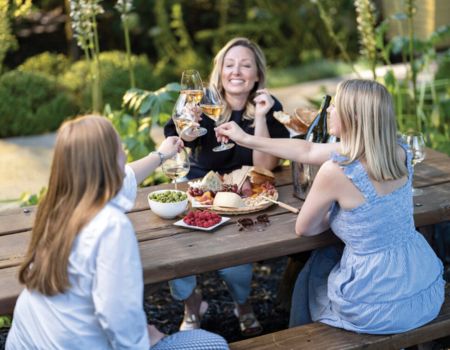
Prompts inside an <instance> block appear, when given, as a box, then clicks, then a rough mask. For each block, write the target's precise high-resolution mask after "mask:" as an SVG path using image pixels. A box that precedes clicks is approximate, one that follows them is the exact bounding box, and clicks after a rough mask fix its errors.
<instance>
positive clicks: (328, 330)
mask: <svg viewBox="0 0 450 350" xmlns="http://www.w3.org/2000/svg"><path fill="white" fill-rule="evenodd" d="M448 335H450V286H449V285H448V284H447V286H446V293H445V303H444V305H443V306H442V309H441V312H440V313H439V316H438V317H437V318H436V319H435V320H433V321H432V322H430V323H428V324H426V325H425V326H423V327H420V328H417V329H414V330H412V331H409V332H405V333H400V334H394V335H369V334H358V333H354V332H348V331H345V330H342V329H339V328H334V327H330V326H327V325H325V324H323V323H311V324H308V325H305V326H300V327H295V328H289V329H285V330H282V331H279V332H274V333H270V334H265V335H262V336H259V337H255V338H251V339H246V340H242V341H239V342H235V343H232V344H230V349H231V350H273V349H277V350H283V349H285V350H297V349H299V350H300V349H302V350H303V349H308V350H314V349H320V350H322V349H327V350H333V349H336V350H344V349H380V350H381V349H382V350H386V349H401V348H406V347H409V346H413V345H416V344H421V343H425V342H428V341H431V340H434V339H438V338H443V337H446V336H448Z"/></svg>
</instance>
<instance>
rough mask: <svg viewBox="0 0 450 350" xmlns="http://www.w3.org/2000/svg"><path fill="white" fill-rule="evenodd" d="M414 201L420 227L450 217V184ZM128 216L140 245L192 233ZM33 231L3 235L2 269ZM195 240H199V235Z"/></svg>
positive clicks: (145, 214) (284, 194)
mask: <svg viewBox="0 0 450 350" xmlns="http://www.w3.org/2000/svg"><path fill="white" fill-rule="evenodd" d="M278 190H279V195H280V197H279V198H280V200H281V201H283V202H285V203H288V204H290V205H292V206H294V207H301V205H302V201H300V200H299V199H297V198H296V197H294V196H293V195H292V194H291V185H286V186H282V187H279V188H278ZM414 203H415V204H416V205H418V206H415V207H414V221H415V225H416V226H418V227H419V226H425V225H431V224H435V223H439V222H443V221H446V220H450V183H445V184H440V185H435V186H430V187H425V188H424V194H423V195H421V196H418V197H414ZM264 213H266V214H267V215H269V217H270V218H272V217H275V216H278V215H281V214H289V215H290V218H294V219H295V215H294V214H291V213H289V212H287V211H286V210H285V209H283V208H281V207H279V206H277V205H274V206H272V207H270V208H269V209H267V210H265V211H264ZM259 214H261V212H258V213H254V214H252V215H250V214H249V215H245V216H246V217H255V216H256V215H259ZM289 215H288V217H289ZM128 216H129V218H130V220H131V222H132V223H133V226H134V228H135V231H136V234H137V237H138V241H139V242H140V244H141V243H143V242H145V241H156V240H159V239H161V238H171V237H174V236H176V235H179V234H181V235H184V236H186V235H187V234H188V233H189V232H192V231H191V230H189V229H185V228H182V227H178V226H174V225H173V222H174V221H175V220H164V219H161V218H159V217H157V216H156V215H154V214H153V213H152V212H151V211H150V210H143V211H139V212H133V213H129V214H128ZM241 217H242V216H234V217H231V220H230V221H229V222H228V223H227V224H226V225H225V227H226V226H234V225H235V222H236V220H237V219H239V218H241ZM293 228H294V223H292V227H290V228H289V229H290V230H291V231H292V230H293ZM223 229H224V226H222V227H221V229H220V231H222V230H223ZM30 234H31V231H25V232H20V233H16V234H14V235H7V236H0V268H5V267H9V266H15V265H17V264H19V263H20V261H21V259H22V257H23V255H24V252H25V250H26V247H27V245H28V242H29V238H30ZM193 240H195V237H194V238H193Z"/></svg>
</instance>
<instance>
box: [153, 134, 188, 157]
mask: <svg viewBox="0 0 450 350" xmlns="http://www.w3.org/2000/svg"><path fill="white" fill-rule="evenodd" d="M183 147H184V144H183V141H182V140H181V139H180V138H179V137H178V136H169V137H168V138H166V139H165V140H164V141H163V142H162V143H161V145H160V146H159V148H158V151H159V152H161V153H162V154H164V155H165V156H166V157H167V158H170V157H172V156H173V155H175V153H177V152H180V151H181V149H182V148H183Z"/></svg>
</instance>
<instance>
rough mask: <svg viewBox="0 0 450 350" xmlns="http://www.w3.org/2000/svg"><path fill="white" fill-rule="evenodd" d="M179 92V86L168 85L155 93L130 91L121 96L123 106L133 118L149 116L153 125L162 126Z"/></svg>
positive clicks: (169, 114)
mask: <svg viewBox="0 0 450 350" xmlns="http://www.w3.org/2000/svg"><path fill="white" fill-rule="evenodd" d="M179 92H180V84H178V83H170V84H167V85H166V86H164V87H162V88H160V89H158V90H156V91H146V90H141V89H130V90H128V91H127V93H126V94H125V95H124V96H123V106H124V107H125V108H127V109H128V110H130V111H131V112H132V113H133V114H134V115H135V116H141V117H142V116H150V118H151V119H152V120H153V123H158V124H159V125H164V124H165V123H166V122H167V120H168V119H169V118H170V116H171V114H172V109H173V106H174V104H175V101H176V100H177V97H178V94H179Z"/></svg>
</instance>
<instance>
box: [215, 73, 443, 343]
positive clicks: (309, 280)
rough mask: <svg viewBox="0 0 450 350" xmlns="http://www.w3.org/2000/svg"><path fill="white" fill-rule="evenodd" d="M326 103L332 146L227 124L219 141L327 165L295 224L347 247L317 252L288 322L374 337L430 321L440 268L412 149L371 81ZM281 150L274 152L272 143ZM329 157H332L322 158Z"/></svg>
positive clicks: (439, 291)
mask: <svg viewBox="0 0 450 350" xmlns="http://www.w3.org/2000/svg"><path fill="white" fill-rule="evenodd" d="M335 104H336V106H333V105H332V106H331V107H329V109H328V111H329V113H330V128H331V133H332V134H334V135H336V136H338V137H340V139H341V143H340V144H335V145H320V144H310V143H308V142H306V141H301V140H288V141H289V142H288V141H284V140H280V142H277V141H278V140H263V139H261V138H256V137H254V136H250V135H246V134H245V133H243V132H242V130H240V129H239V128H238V127H237V126H236V125H234V124H232V123H230V124H228V125H222V126H220V127H219V128H217V129H216V132H217V135H218V137H219V139H222V138H231V139H233V140H234V141H236V142H237V143H239V144H241V145H244V146H247V147H251V148H256V149H258V150H260V151H263V152H265V151H269V149H270V148H271V147H272V149H273V152H272V154H274V155H276V156H284V157H286V158H288V159H294V160H298V161H301V162H307V163H315V164H317V163H323V165H322V166H321V168H320V170H319V172H318V174H317V176H316V178H315V180H314V183H313V186H312V188H311V190H310V192H309V194H308V196H307V198H306V201H305V203H304V205H303V207H302V210H301V212H300V214H299V215H298V218H297V222H296V225H295V232H296V234H297V235H299V236H302V235H303V236H312V235H317V234H319V233H321V232H323V231H325V230H326V229H328V228H329V227H331V229H332V230H333V231H334V233H335V234H336V235H337V236H338V237H339V238H340V239H341V240H342V241H343V243H344V248H343V249H342V247H341V246H332V247H327V248H323V249H320V250H317V251H315V252H313V254H312V256H311V258H310V259H309V260H308V262H307V264H306V265H305V267H304V268H303V270H302V271H301V272H300V274H299V276H298V278H297V282H296V285H295V288H294V293H293V296H292V308H291V320H290V326H297V325H301V324H305V323H309V322H312V321H315V322H322V323H326V324H329V325H331V326H335V327H339V328H344V329H347V330H351V331H356V332H361V333H372V334H389V333H399V332H405V331H408V330H410V329H413V328H416V327H420V326H422V325H423V324H425V323H427V322H430V321H431V320H433V319H434V318H435V317H436V316H437V315H438V313H439V310H440V308H441V305H442V303H443V301H444V285H445V282H444V280H443V278H442V274H443V267H442V263H441V261H440V260H439V259H438V258H437V256H436V255H435V253H434V252H433V250H432V249H431V247H430V246H429V244H428V243H427V241H426V240H425V239H424V238H423V236H422V235H421V234H420V233H419V232H417V231H416V230H415V228H414V218H413V201H412V175H413V173H412V172H413V168H412V163H411V152H410V151H408V150H407V148H406V146H405V145H404V144H402V143H401V142H399V141H398V140H397V139H396V122H395V115H394V109H393V104H392V99H391V96H390V95H389V93H388V91H387V90H386V88H385V87H384V86H383V85H381V84H379V83H377V82H374V81H369V80H347V81H344V82H342V83H341V84H339V86H338V89H337V94H336V101H335ZM275 146H276V147H275ZM326 158H331V159H329V160H326Z"/></svg>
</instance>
